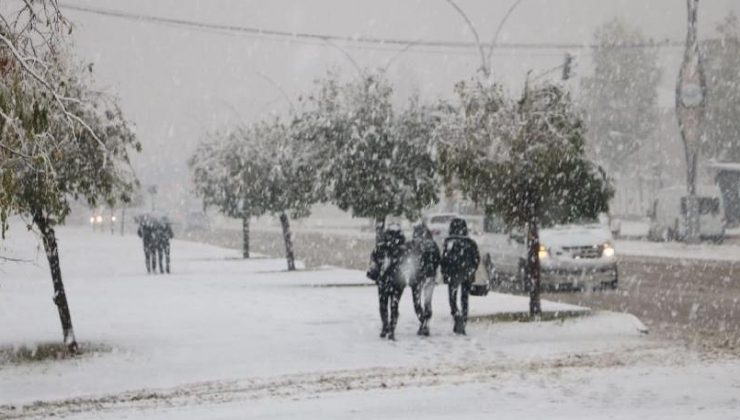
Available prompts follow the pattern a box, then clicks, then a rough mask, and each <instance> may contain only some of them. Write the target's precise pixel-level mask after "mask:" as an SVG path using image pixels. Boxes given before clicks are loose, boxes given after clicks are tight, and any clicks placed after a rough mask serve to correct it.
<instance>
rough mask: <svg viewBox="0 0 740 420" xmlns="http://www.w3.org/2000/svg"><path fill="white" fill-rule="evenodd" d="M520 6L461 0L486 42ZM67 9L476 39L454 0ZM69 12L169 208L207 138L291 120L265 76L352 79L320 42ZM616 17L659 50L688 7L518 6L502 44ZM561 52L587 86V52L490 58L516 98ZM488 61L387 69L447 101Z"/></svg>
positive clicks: (704, 32) (383, 57) (142, 3)
mask: <svg viewBox="0 0 740 420" xmlns="http://www.w3.org/2000/svg"><path fill="white" fill-rule="evenodd" d="M513 2H514V0H507V1H503V0H485V1H484V0H479V1H473V0H458V4H459V5H460V6H461V7H462V8H463V9H464V10H465V11H466V12H467V14H468V15H469V16H470V18H471V20H472V21H473V23H474V24H475V26H476V27H477V30H478V32H479V33H480V35H481V38H482V39H483V40H485V41H486V42H488V41H490V39H491V37H492V35H493V33H494V31H495V28H496V26H497V25H498V22H499V21H500V19H501V18H502V16H503V15H504V14H505V13H506V10H508V8H509V7H510V6H511V4H512V3H513ZM63 4H74V5H82V6H89V7H94V8H101V9H108V10H118V11H125V12H131V13H137V14H144V15H154V16H161V17H168V18H177V19H184V20H197V21H203V22H209V23H215V24H227V25H237V26H249V27H258V28H262V29H273V30H284V31H291V32H311V33H319V34H328V35H338V36H373V37H382V38H403V39H411V40H416V39H420V40H445V41H473V36H472V34H471V32H470V30H469V29H468V27H467V26H466V25H465V23H464V21H463V20H462V18H461V17H460V16H459V15H458V14H457V13H456V12H455V10H454V9H453V8H452V7H451V6H450V5H449V4H448V3H447V1H446V0H423V1H422V0H372V1H370V0H367V1H351V0H311V1H305V0H270V1H267V0H264V1H248V0H127V1H120V0H119V1H116V0H94V1H92V0H88V1H84V0H77V1H72V0H67V1H66V2H63ZM730 11H734V13H735V14H737V15H740V1H738V0H701V2H700V12H699V19H700V27H699V32H700V38H710V37H713V36H715V34H714V27H715V26H716V23H717V22H718V21H719V20H721V19H722V18H723V17H724V16H726V15H727V14H728V13H729V12H730ZM65 14H66V15H67V17H68V18H69V19H70V20H72V21H73V22H74V23H75V24H76V26H77V27H76V30H75V39H76V45H77V50H78V54H79V55H80V58H81V59H82V60H84V61H90V62H93V63H94V64H95V70H96V75H97V76H96V77H97V82H98V84H99V85H100V86H102V87H103V88H105V89H107V90H109V91H110V92H113V93H115V94H117V95H118V96H119V97H120V99H121V102H122V105H123V108H124V111H125V112H126V115H127V116H128V118H129V119H130V120H132V121H133V122H134V123H135V124H136V126H137V134H138V136H139V139H140V140H141V142H142V144H143V145H144V152H143V154H142V155H141V156H138V157H136V158H135V162H134V163H135V167H136V169H137V173H138V174H139V177H140V180H141V182H142V184H144V185H148V184H152V183H156V184H159V185H160V191H161V193H162V195H163V198H164V199H165V201H169V202H170V203H171V204H172V203H173V202H175V201H179V200H181V199H182V197H183V196H184V193H185V192H186V191H187V190H188V189H189V188H190V187H189V178H188V174H187V171H186V169H187V168H186V166H185V160H186V159H187V157H188V155H189V153H190V152H191V151H192V150H193V148H194V146H195V144H196V143H197V141H198V140H199V139H200V138H201V137H202V135H203V134H204V133H205V132H206V131H207V130H212V129H215V128H219V127H225V126H228V125H233V124H236V123H238V122H240V121H244V122H249V121H254V120H257V119H259V118H262V117H264V116H266V115H268V114H270V113H287V112H288V110H289V106H288V101H287V100H286V99H285V98H284V96H283V94H282V93H281V91H280V90H279V89H278V88H277V87H276V86H274V85H273V84H272V83H271V82H269V81H268V80H266V79H265V78H264V77H263V76H260V73H263V74H265V75H267V76H268V77H269V78H270V79H271V80H272V81H274V83H277V84H279V85H280V86H281V88H282V89H283V90H284V91H285V92H286V93H287V95H288V96H289V97H291V98H295V97H297V96H298V95H300V94H301V93H305V92H309V91H310V90H311V89H312V84H313V81H314V80H315V79H316V78H318V77H321V76H322V75H323V74H325V73H326V71H327V69H330V68H333V67H336V68H339V69H341V71H342V72H343V74H345V75H346V77H348V78H349V77H353V76H354V75H355V74H356V70H355V69H354V68H353V67H352V65H351V64H350V61H349V59H348V58H347V57H345V55H344V54H345V53H343V52H342V51H340V50H339V49H338V48H336V47H332V46H330V45H326V44H325V43H322V42H321V41H311V42H310V43H306V42H291V41H285V40H281V41H275V40H272V39H268V38H260V37H254V36H244V35H235V34H233V33H231V34H229V33H217V32H214V31H203V30H196V29H189V28H183V27H177V26H172V25H166V24H154V23H145V22H137V21H132V20H126V19H120V18H112V17H105V16H100V15H94V14H88V13H82V12H78V11H72V10H65ZM613 17H621V18H623V19H625V20H627V21H629V22H631V23H632V24H634V25H636V26H638V27H640V28H641V29H642V31H643V32H644V33H645V34H646V35H647V36H648V37H650V38H652V39H654V40H656V41H660V40H665V39H669V40H675V41H682V40H683V39H684V38H685V30H686V29H685V28H686V23H685V20H686V2H685V1H684V0H649V1H648V0H523V1H522V3H521V4H520V6H519V7H518V8H517V9H516V10H515V11H514V13H513V14H512V16H511V17H510V19H509V20H508V21H507V23H506V25H505V27H504V29H503V32H502V34H501V37H500V39H499V41H502V42H508V43H565V44H588V43H590V42H592V40H593V33H594V30H595V29H596V28H597V27H598V26H599V25H600V24H602V23H604V22H606V21H607V20H609V19H611V18H613ZM341 46H342V47H343V48H344V49H345V50H346V52H347V53H349V54H350V55H351V56H352V57H353V59H354V60H355V61H356V62H357V63H359V64H360V65H361V66H363V67H365V66H369V67H382V66H385V65H386V63H387V61H388V60H389V59H390V58H391V57H392V56H394V55H395V52H394V51H392V50H391V49H383V50H378V49H377V48H372V49H368V48H358V47H356V46H352V45H347V44H341ZM399 48H400V47H399ZM566 52H570V53H572V54H574V55H575V56H576V66H577V67H576V69H575V72H576V77H575V78H574V79H573V80H572V81H570V82H569V84H570V85H571V87H573V88H576V87H577V86H578V80H579V77H580V76H583V75H588V72H589V71H590V70H591V69H590V55H589V50H588V49H587V48H583V49H582V48H571V49H569V50H564V49H563V50H554V49H547V50H531V49H522V50H512V49H502V50H499V51H498V52H497V53H495V56H494V59H493V71H494V75H495V77H496V78H497V79H498V80H500V81H502V82H503V83H504V84H505V85H506V86H507V88H509V89H510V90H512V91H514V92H515V91H517V90H518V89H519V88H521V85H522V83H523V80H524V76H525V74H526V72H527V70H530V69H533V70H534V71H535V73H536V72H537V71H538V70H540V71H541V70H543V69H547V68H550V67H553V66H556V65H558V64H559V63H561V62H562V61H563V56H564V54H565V53H566ZM659 54H660V62H661V65H662V66H663V70H664V74H663V82H662V83H661V86H660V96H661V103H662V104H663V105H665V106H670V104H671V103H672V101H673V98H672V95H673V87H674V85H675V79H676V74H677V70H678V65H679V63H680V59H681V54H682V50H681V49H680V48H664V49H661V50H660V52H659ZM479 65H480V59H479V57H478V56H477V55H476V51H475V50H473V49H470V50H458V51H450V50H442V49H439V48H413V47H412V48H411V49H409V50H408V51H406V52H405V53H403V54H401V55H400V56H398V57H397V58H396V59H395V60H394V61H393V63H392V64H391V65H390V67H389V78H390V80H391V81H392V82H393V83H394V84H395V85H396V92H397V93H396V100H397V101H399V102H401V101H403V100H405V98H407V97H408V96H409V95H410V94H411V93H412V92H418V93H419V94H420V95H421V96H422V97H423V98H425V99H428V100H434V99H436V98H438V97H447V96H449V95H450V92H451V88H452V85H453V83H454V82H455V81H458V80H461V79H465V78H469V77H470V76H472V75H473V74H474V72H475V71H476V68H478V67H479ZM557 75H558V74H554V76H553V77H557Z"/></svg>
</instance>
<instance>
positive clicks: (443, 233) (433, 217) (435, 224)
mask: <svg viewBox="0 0 740 420" xmlns="http://www.w3.org/2000/svg"><path fill="white" fill-rule="evenodd" d="M458 217H461V216H460V215H459V214H457V213H432V214H427V215H426V216H424V218H423V222H424V224H425V225H427V227H428V228H429V230H430V231H431V232H432V237H433V238H434V242H436V243H437V245H439V246H440V247H441V246H442V243H443V242H444V240H445V238H446V237H447V234H448V233H449V231H450V222H451V221H452V219H455V218H458Z"/></svg>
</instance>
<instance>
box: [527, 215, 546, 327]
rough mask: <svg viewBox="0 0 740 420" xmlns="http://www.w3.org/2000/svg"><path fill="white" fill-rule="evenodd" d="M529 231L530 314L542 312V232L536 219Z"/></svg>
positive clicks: (528, 275) (535, 314) (534, 314)
mask: <svg viewBox="0 0 740 420" xmlns="http://www.w3.org/2000/svg"><path fill="white" fill-rule="evenodd" d="M528 230H529V232H527V242H528V248H527V272H526V275H527V284H528V285H529V316H531V317H539V316H540V315H541V314H542V305H541V303H540V254H539V251H540V234H539V230H538V228H537V222H536V221H530V222H529V224H528Z"/></svg>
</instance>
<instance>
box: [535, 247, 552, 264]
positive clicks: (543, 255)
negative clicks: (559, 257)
mask: <svg viewBox="0 0 740 420" xmlns="http://www.w3.org/2000/svg"><path fill="white" fill-rule="evenodd" d="M537 256H539V257H540V259H541V260H544V259H545V258H548V257H549V256H550V251H549V250H548V249H547V247H546V246H544V245H540V250H539V251H537Z"/></svg>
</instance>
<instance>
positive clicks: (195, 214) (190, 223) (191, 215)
mask: <svg viewBox="0 0 740 420" xmlns="http://www.w3.org/2000/svg"><path fill="white" fill-rule="evenodd" d="M183 227H184V229H185V232H186V233H189V232H207V231H210V230H211V219H210V218H209V217H208V215H207V214H206V213H205V212H202V211H191V212H188V214H186V215H185V221H184V226H183Z"/></svg>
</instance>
